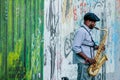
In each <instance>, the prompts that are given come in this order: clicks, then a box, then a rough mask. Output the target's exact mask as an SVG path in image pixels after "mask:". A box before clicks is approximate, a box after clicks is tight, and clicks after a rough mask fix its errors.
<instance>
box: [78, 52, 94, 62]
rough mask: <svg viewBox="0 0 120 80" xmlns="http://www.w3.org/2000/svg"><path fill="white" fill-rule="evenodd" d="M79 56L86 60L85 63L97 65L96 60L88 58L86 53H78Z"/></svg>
mask: <svg viewBox="0 0 120 80" xmlns="http://www.w3.org/2000/svg"><path fill="white" fill-rule="evenodd" d="M77 54H78V55H79V56H81V57H82V58H83V59H84V60H85V63H90V64H93V63H95V62H96V61H95V59H92V58H89V57H87V56H86V55H85V54H84V53H82V52H80V53H77Z"/></svg>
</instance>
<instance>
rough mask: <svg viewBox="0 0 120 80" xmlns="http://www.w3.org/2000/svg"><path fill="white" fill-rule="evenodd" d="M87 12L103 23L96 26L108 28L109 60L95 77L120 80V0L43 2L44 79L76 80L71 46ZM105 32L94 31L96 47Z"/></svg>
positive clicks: (107, 48) (107, 53)
mask: <svg viewBox="0 0 120 80" xmlns="http://www.w3.org/2000/svg"><path fill="white" fill-rule="evenodd" d="M86 12H94V13H96V15H97V16H99V17H100V19H101V21H100V22H97V24H96V26H97V27H100V28H107V29H108V38H107V42H106V51H105V53H106V55H107V57H108V61H107V62H106V64H104V65H103V67H102V68H101V70H100V73H99V74H98V75H97V76H96V79H98V80H120V76H119V73H120V72H119V70H120V69H119V66H120V64H119V63H120V62H119V61H120V55H119V51H120V49H119V46H120V45H119V43H120V40H119V36H118V35H119V34H120V27H119V26H120V22H119V20H120V0H45V1H44V70H43V73H44V80H61V78H62V77H67V78H69V79H70V80H76V77H77V73H76V72H77V66H76V65H73V64H72V53H73V52H72V51H71V45H72V40H73V37H74V32H75V30H76V29H77V28H78V27H79V26H80V25H81V24H82V23H83V16H84V14H85V13H86ZM102 36H103V32H100V31H96V30H93V38H94V40H95V42H96V43H97V44H99V43H100V40H101V39H102Z"/></svg>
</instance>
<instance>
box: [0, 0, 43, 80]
mask: <svg viewBox="0 0 120 80" xmlns="http://www.w3.org/2000/svg"><path fill="white" fill-rule="evenodd" d="M43 26H44V1H43V0H0V80H31V79H32V80H43V43H44V42H43V41H44V40H43V33H44V32H43V31H44V27H43Z"/></svg>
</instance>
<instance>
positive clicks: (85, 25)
mask: <svg viewBox="0 0 120 80" xmlns="http://www.w3.org/2000/svg"><path fill="white" fill-rule="evenodd" d="M83 26H84V27H85V28H86V29H87V30H88V31H89V32H90V31H91V30H92V29H90V28H89V27H88V26H87V25H85V24H83Z"/></svg>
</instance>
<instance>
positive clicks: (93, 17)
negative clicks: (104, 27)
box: [84, 12, 100, 21]
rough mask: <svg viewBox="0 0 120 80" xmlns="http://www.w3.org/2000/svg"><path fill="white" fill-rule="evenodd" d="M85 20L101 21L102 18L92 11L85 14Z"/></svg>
mask: <svg viewBox="0 0 120 80" xmlns="http://www.w3.org/2000/svg"><path fill="white" fill-rule="evenodd" d="M84 20H91V21H100V19H99V18H98V17H97V16H96V15H95V14H94V13H90V12H88V13H86V14H85V16H84Z"/></svg>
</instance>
